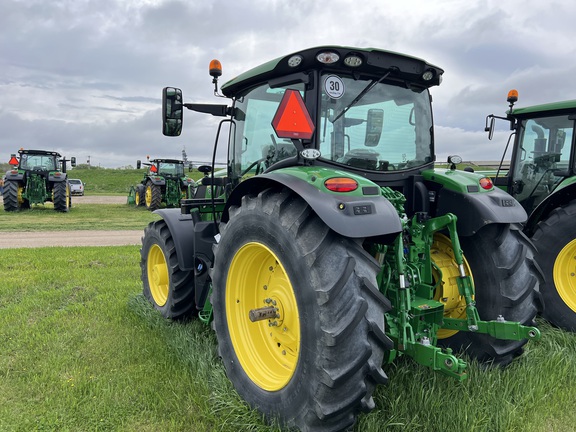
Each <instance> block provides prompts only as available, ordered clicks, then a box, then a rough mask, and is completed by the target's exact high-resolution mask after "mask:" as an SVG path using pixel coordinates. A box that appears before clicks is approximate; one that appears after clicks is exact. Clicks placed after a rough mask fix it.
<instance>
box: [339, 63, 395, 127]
mask: <svg viewBox="0 0 576 432" xmlns="http://www.w3.org/2000/svg"><path fill="white" fill-rule="evenodd" d="M391 72H392V71H388V72H387V73H386V74H385V75H384V76H383V77H382V78H380V79H379V80H378V81H376V80H372V81H371V82H370V83H369V84H368V85H367V86H366V87H364V90H362V91H361V92H360V93H358V96H356V97H355V98H354V99H353V100H352V102H350V103H349V104H348V105H346V106H345V107H344V108H343V109H342V111H340V112H339V113H338V115H337V116H336V117H334V118H333V119H332V120H330V121H331V122H332V123H334V122H335V121H336V120H338V119H339V118H340V117H342V116H343V115H344V114H346V111H348V110H349V109H350V108H352V107H353V106H354V105H356V104H357V103H358V102H359V101H360V99H362V98H363V97H364V96H365V95H366V93H368V92H369V91H370V90H372V89H373V88H374V86H375V85H376V84H380V83H381V82H382V81H384V80H385V79H386V78H388V75H390V73H391Z"/></svg>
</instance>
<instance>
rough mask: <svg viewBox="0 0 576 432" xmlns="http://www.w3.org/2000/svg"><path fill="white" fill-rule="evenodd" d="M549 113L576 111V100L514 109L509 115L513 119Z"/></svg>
mask: <svg viewBox="0 0 576 432" xmlns="http://www.w3.org/2000/svg"><path fill="white" fill-rule="evenodd" d="M549 111H575V112H576V100H567V101H561V102H552V103H546V104H541V105H532V106H529V107H524V108H514V109H513V110H512V114H510V111H508V115H511V116H512V117H535V116H536V115H538V114H540V113H542V112H549Z"/></svg>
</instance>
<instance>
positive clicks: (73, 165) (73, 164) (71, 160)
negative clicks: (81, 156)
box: [70, 157, 76, 167]
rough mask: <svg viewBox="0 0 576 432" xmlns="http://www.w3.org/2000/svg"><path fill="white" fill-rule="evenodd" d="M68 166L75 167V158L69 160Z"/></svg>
mask: <svg viewBox="0 0 576 432" xmlns="http://www.w3.org/2000/svg"><path fill="white" fill-rule="evenodd" d="M70 165H72V167H75V166H76V158H75V157H71V158H70Z"/></svg>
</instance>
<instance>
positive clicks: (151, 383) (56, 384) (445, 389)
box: [0, 169, 576, 432]
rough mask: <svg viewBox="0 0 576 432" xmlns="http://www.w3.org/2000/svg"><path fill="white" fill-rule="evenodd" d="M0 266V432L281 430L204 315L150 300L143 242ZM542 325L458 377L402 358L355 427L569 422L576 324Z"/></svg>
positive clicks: (55, 251)
mask: <svg viewBox="0 0 576 432" xmlns="http://www.w3.org/2000/svg"><path fill="white" fill-rule="evenodd" d="M82 171H86V173H85V174H81V172H82ZM88 171H89V172H88ZM109 171H114V172H113V173H112V174H110V172H109ZM115 171H126V172H123V173H120V174H119V173H116V172H115ZM130 171H132V173H131V174H128V173H127V172H130ZM69 175H70V177H71V178H81V179H82V180H83V181H85V182H87V194H97V193H101V194H112V193H116V194H119V195H123V194H124V193H125V191H124V190H123V188H126V191H127V189H128V188H129V186H130V185H132V184H136V183H137V182H139V181H140V179H141V178H142V175H143V171H142V170H141V171H136V170H104V169H90V170H76V171H71V172H70V173H69ZM108 182H110V183H108ZM90 185H92V189H91V188H90ZM156 218H157V216H156V215H154V214H152V213H150V212H148V211H145V210H140V209H135V208H133V207H130V206H127V205H93V204H82V205H74V206H73V208H72V210H71V211H70V212H69V213H65V214H62V213H56V212H54V211H53V210H52V209H50V208H48V207H46V208H41V206H40V207H38V208H35V209H34V210H33V211H24V212H19V213H17V214H10V213H6V212H4V210H3V209H1V210H0V235H1V232H2V231H30V230H65V229H66V230H68V229H143V228H144V227H145V226H146V224H147V223H148V222H150V221H151V220H155V219H156ZM0 268H1V269H2V282H3V283H2V289H1V290H0V341H1V342H0V431H2V432H3V431H22V432H24V431H26V432H27V431H71V432H76V431H125V432H140V431H144V432H146V431H160V430H162V431H171V432H172V431H174V432H179V431H187V432H191V431H192V432H196V431H198V432H208V431H221V432H243V431H250V432H271V431H275V432H277V431H278V430H279V429H278V428H275V427H273V426H267V425H265V424H264V422H263V421H262V419H261V418H260V416H259V415H258V413H256V412H254V411H252V410H250V409H249V408H248V407H247V406H246V405H245V403H244V402H243V401H242V400H241V399H240V398H239V397H238V395H237V394H236V392H235V391H234V389H233V388H232V386H231V384H230V382H229V381H228V379H227V378H226V376H225V373H224V369H223V367H222V364H221V362H220V360H219V358H218V356H217V354H216V338H215V335H214V334H213V332H212V331H211V330H210V329H209V328H208V327H206V326H204V325H202V324H201V323H199V322H198V321H191V322H186V323H176V322H172V321H168V320H164V319H162V318H161V317H160V315H159V314H158V313H156V312H155V311H154V310H153V309H152V307H151V305H150V304H149V303H148V302H147V301H145V299H144V298H143V296H142V294H141V289H142V288H141V281H140V268H139V248H138V247H137V246H124V247H81V248H78V247H73V248H66V249H63V248H57V247H53V248H38V249H3V250H0ZM539 324H540V328H541V331H542V339H541V340H540V341H537V342H530V343H529V344H528V345H527V347H526V353H525V355H524V356H523V357H521V358H520V359H519V360H518V361H516V362H515V363H513V364H512V365H511V366H510V367H509V368H507V369H504V370H501V369H490V368H488V369H486V368H484V367H480V366H479V365H477V364H475V363H471V364H470V367H469V376H470V378H469V380H467V381H465V382H462V383H457V382H455V381H453V380H452V379H450V378H447V377H445V376H442V375H439V374H435V373H432V372H430V371H429V370H428V369H425V368H423V367H419V366H417V365H415V364H414V363H413V362H411V361H410V360H409V359H405V358H400V359H399V360H397V361H396V362H395V363H394V364H391V365H386V366H385V371H386V373H387V374H388V375H389V377H390V382H389V384H388V385H387V386H380V387H378V388H377V390H376V393H375V401H376V408H375V410H374V411H372V412H371V413H370V414H367V415H362V416H361V417H360V418H359V421H358V424H357V425H356V427H355V429H354V430H355V431H356V432H379V431H393V432H405V431H408V432H411V431H413V432H416V431H418V432H420V431H432V432H436V431H438V432H444V431H445V432H451V431H454V432H462V431H464V432H466V431H471V432H472V431H474V432H476V431H488V432H492V431H494V432H564V431H576V410H575V409H574V407H575V406H576V334H570V333H567V332H563V331H560V330H557V329H554V328H552V327H550V326H549V325H547V324H546V323H544V322H540V323H539Z"/></svg>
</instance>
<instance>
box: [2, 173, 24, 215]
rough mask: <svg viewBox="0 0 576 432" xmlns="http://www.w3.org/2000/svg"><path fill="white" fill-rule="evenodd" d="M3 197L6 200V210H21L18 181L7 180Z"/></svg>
mask: <svg viewBox="0 0 576 432" xmlns="http://www.w3.org/2000/svg"><path fill="white" fill-rule="evenodd" d="M2 198H3V200H4V211H7V212H9V211H18V210H20V204H19V203H18V182H16V181H10V180H6V182H5V183H4V191H3V194H2Z"/></svg>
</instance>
